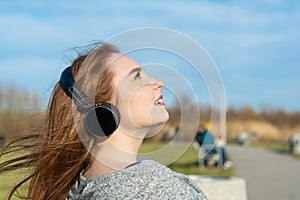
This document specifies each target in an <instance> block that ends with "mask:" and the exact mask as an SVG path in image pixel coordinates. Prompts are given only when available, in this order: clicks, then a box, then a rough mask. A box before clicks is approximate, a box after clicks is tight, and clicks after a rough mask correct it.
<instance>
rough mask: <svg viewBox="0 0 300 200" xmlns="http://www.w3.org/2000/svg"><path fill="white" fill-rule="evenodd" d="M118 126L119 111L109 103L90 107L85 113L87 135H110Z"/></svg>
mask: <svg viewBox="0 0 300 200" xmlns="http://www.w3.org/2000/svg"><path fill="white" fill-rule="evenodd" d="M119 124H120V113H119V110H118V109H117V108H116V107H115V106H113V105H111V104H109V103H104V104H101V105H95V106H94V107H92V108H91V109H90V110H89V111H88V112H87V113H86V116H85V120H84V125H85V129H86V131H87V133H88V134H90V135H92V136H96V137H107V136H109V135H111V134H112V133H113V132H114V131H115V130H116V129H117V128H118V126H119Z"/></svg>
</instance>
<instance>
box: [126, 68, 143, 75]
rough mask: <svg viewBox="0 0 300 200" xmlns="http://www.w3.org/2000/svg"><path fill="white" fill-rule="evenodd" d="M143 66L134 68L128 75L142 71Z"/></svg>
mask: <svg viewBox="0 0 300 200" xmlns="http://www.w3.org/2000/svg"><path fill="white" fill-rule="evenodd" d="M142 70H143V68H141V67H136V68H133V69H132V70H130V72H129V73H128V76H130V75H131V74H133V73H134V72H140V71H142Z"/></svg>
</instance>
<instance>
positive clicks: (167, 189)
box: [0, 44, 207, 200]
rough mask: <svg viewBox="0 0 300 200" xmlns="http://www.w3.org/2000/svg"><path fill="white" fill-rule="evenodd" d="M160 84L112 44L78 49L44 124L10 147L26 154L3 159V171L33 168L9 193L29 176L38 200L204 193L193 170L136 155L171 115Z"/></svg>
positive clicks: (200, 196)
mask: <svg viewBox="0 0 300 200" xmlns="http://www.w3.org/2000/svg"><path fill="white" fill-rule="evenodd" d="M163 87H164V83H163V82H162V81H161V80H157V79H155V78H153V77H151V76H149V75H148V74H147V73H146V72H145V71H144V69H143V68H142V67H141V65H140V64H139V63H137V62H136V61H135V60H133V59H131V58H130V57H128V56H126V55H123V54H121V53H120V52H119V51H118V50H117V49H116V48H115V47H113V46H112V45H109V44H99V45H98V46H97V47H96V48H93V49H92V50H91V51H90V52H87V53H84V54H83V55H80V56H78V58H76V59H75V60H74V61H73V63H72V64H71V66H70V67H67V68H66V69H65V70H64V71H63V72H62V74H61V78H60V81H58V82H57V83H56V85H55V88H54V91H53V93H52V96H51V98H50V102H49V106H48V111H47V116H46V120H47V121H46V126H45V129H44V131H43V132H41V133H39V134H32V135H30V136H26V137H24V138H21V139H19V140H17V141H15V142H14V143H12V144H13V145H11V146H10V148H7V149H8V150H7V151H9V152H13V153H14V152H19V151H21V152H22V153H23V154H22V156H21V157H19V158H18V159H16V158H12V160H9V161H1V163H0V173H2V172H7V171H12V170H15V169H19V168H28V169H29V174H28V177H27V178H26V179H24V180H22V182H20V183H19V184H18V185H16V186H15V187H14V188H13V191H12V192H11V193H10V196H9V198H8V199H11V198H12V195H13V194H14V193H15V192H16V190H17V189H19V187H20V186H21V185H22V183H27V182H28V183H29V184H28V185H29V186H28V194H26V197H25V199H34V200H40V199H43V200H57V199H63V200H66V199H68V200H78V199H84V200H96V199H136V200H139V199H149V200H151V199H153V200H158V199H162V200H164V199H178V200H179V199H203V200H205V199H207V198H206V197H205V195H204V194H203V193H202V191H201V190H200V189H199V188H198V187H197V185H196V184H195V183H194V182H193V181H192V180H191V179H190V178H189V177H188V176H186V175H183V174H180V173H176V172H174V171H172V170H171V169H169V168H167V167H165V166H163V165H162V164H160V163H158V162H155V161H153V160H143V161H140V162H139V161H138V160H137V154H138V151H139V148H140V146H141V144H142V142H143V140H144V137H146V135H147V133H148V132H149V131H151V130H153V129H154V128H157V127H159V126H161V125H163V124H164V123H165V122H166V121H167V120H168V118H169V115H168V112H167V110H166V108H165V103H164V102H163V101H162V98H163V96H162V94H161V90H162V88H163ZM92 100H94V101H95V102H93V101H92ZM4 153H5V152H4ZM24 153H27V155H24Z"/></svg>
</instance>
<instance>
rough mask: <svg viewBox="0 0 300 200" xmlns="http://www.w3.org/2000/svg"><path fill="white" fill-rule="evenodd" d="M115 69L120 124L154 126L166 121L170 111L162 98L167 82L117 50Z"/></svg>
mask: <svg viewBox="0 0 300 200" xmlns="http://www.w3.org/2000/svg"><path fill="white" fill-rule="evenodd" d="M112 59H113V64H112V67H111V69H112V72H113V73H114V80H113V83H114V86H115V93H114V97H116V98H115V99H117V100H115V103H114V104H116V105H117V107H118V109H119V111H120V114H121V124H120V127H122V126H123V128H128V129H129V130H131V129H132V128H143V127H152V126H153V127H155V126H157V125H160V124H162V123H164V122H166V121H167V120H168V119H169V114H168V112H167V110H166V109H165V103H163V101H162V98H163V96H162V94H161V89H162V88H163V87H164V83H163V82H162V81H160V80H156V79H154V78H152V77H150V76H148V75H147V74H146V73H145V71H144V69H143V68H142V67H141V66H140V65H139V64H138V63H137V62H136V61H134V60H133V59H131V58H129V57H127V56H124V55H120V54H115V55H114V57H113V58H112Z"/></svg>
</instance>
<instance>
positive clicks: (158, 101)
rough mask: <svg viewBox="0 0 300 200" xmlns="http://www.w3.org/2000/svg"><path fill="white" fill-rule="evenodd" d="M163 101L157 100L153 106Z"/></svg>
mask: <svg viewBox="0 0 300 200" xmlns="http://www.w3.org/2000/svg"><path fill="white" fill-rule="evenodd" d="M162 102H163V101H162V99H159V100H157V101H156V102H155V103H154V104H155V105H158V104H160V103H162Z"/></svg>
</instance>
